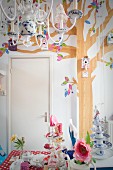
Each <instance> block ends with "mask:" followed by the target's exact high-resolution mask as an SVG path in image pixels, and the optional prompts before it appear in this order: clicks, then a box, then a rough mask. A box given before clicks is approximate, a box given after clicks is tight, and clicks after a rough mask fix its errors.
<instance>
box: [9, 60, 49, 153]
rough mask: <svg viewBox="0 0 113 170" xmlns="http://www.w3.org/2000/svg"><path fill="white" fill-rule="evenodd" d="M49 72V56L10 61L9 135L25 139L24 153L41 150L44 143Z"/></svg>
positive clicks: (47, 111) (46, 127) (47, 108)
mask: <svg viewBox="0 0 113 170" xmlns="http://www.w3.org/2000/svg"><path fill="white" fill-rule="evenodd" d="M50 71H51V70H50V58H49V57H48V58H46V57H45V58H44V57H42V58H33V59H31V58H27V59H25V58H24V59H22V58H20V59H19V58H18V59H15V58H14V59H13V58H12V59H11V102H10V104H11V108H10V110H11V112H10V114H11V116H10V117H11V120H10V124H11V128H10V129H11V132H10V134H11V135H12V134H17V135H18V136H20V137H21V136H23V137H25V141H26V145H25V149H27V150H43V149H44V148H43V146H44V144H45V143H46V142H47V139H46V138H45V136H44V135H45V134H46V133H47V132H48V123H47V122H46V120H45V117H44V114H45V113H49V112H50ZM12 149H14V148H13V147H12Z"/></svg>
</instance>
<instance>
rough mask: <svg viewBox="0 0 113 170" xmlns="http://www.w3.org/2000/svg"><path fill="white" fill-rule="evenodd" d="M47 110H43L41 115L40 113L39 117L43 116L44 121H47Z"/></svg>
mask: <svg viewBox="0 0 113 170" xmlns="http://www.w3.org/2000/svg"><path fill="white" fill-rule="evenodd" d="M47 116H48V114H47V112H45V113H44V114H43V115H40V118H42V117H44V122H47Z"/></svg>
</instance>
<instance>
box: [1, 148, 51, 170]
mask: <svg viewBox="0 0 113 170" xmlns="http://www.w3.org/2000/svg"><path fill="white" fill-rule="evenodd" d="M30 152H31V153H33V155H39V154H42V155H43V156H45V157H46V156H48V154H49V152H46V151H30ZM20 155H21V151H18V150H13V151H12V152H11V153H10V154H9V155H8V157H7V158H6V160H5V161H4V162H3V163H2V164H1V165H0V170H10V165H11V163H12V162H11V159H12V157H19V156H20ZM42 169H43V168H39V167H36V166H30V167H29V170H42Z"/></svg>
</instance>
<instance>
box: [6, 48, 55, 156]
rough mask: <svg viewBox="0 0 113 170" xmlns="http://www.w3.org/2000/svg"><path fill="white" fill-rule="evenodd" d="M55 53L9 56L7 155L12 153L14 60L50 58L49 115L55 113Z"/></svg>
mask: <svg viewBox="0 0 113 170" xmlns="http://www.w3.org/2000/svg"><path fill="white" fill-rule="evenodd" d="M55 55H56V54H55V53H54V52H48V51H47V52H40V53H37V54H24V53H21V54H20V53H19V54H17V53H15V54H13V55H11V56H9V62H8V87H7V108H8V109H7V153H8V154H9V153H10V152H11V142H10V138H11V135H12V134H11V69H12V68H11V66H12V60H13V59H37V58H48V59H49V80H50V81H49V114H48V115H51V114H52V111H53V103H52V102H53V81H52V80H53V57H55Z"/></svg>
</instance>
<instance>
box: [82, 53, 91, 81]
mask: <svg viewBox="0 0 113 170" xmlns="http://www.w3.org/2000/svg"><path fill="white" fill-rule="evenodd" d="M89 65H90V59H89V58H88V56H85V57H83V58H82V63H81V68H82V69H84V70H83V71H82V77H83V78H86V77H88V68H89Z"/></svg>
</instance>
